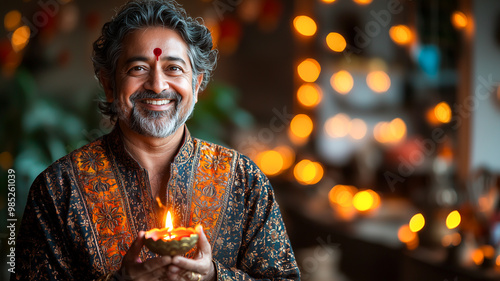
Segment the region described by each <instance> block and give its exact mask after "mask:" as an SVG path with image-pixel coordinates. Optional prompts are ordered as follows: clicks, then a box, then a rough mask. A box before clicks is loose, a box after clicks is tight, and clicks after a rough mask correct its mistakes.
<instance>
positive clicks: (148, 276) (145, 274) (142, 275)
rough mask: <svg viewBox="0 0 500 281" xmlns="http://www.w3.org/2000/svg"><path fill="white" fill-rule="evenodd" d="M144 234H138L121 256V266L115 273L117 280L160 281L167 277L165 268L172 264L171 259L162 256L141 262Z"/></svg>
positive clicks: (142, 232)
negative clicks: (140, 255)
mask: <svg viewBox="0 0 500 281" xmlns="http://www.w3.org/2000/svg"><path fill="white" fill-rule="evenodd" d="M144 234H145V232H144V231H141V232H139V236H137V238H136V239H135V240H134V242H132V245H130V248H129V249H128V251H127V253H126V254H125V256H123V261H122V266H121V268H120V270H119V271H118V272H117V275H118V276H117V278H118V280H124V281H125V280H127V281H128V280H134V281H143V280H148V281H149V280H162V279H164V278H165V277H166V276H167V272H168V268H167V267H168V265H169V264H171V263H172V257H170V256H164V257H159V258H152V259H149V260H147V261H145V262H141V260H140V258H139V254H140V253H141V249H142V246H143V245H144V239H145V238H144Z"/></svg>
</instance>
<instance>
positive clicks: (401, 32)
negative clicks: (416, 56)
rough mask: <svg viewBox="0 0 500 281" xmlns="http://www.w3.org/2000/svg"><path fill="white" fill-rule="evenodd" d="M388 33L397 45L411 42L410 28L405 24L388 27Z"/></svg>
mask: <svg viewBox="0 0 500 281" xmlns="http://www.w3.org/2000/svg"><path fill="white" fill-rule="evenodd" d="M389 35H390V36H391V39H392V40H393V41H394V42H395V43H396V44H399V45H406V44H408V43H410V42H411V39H412V32H411V30H410V28H409V27H408V26H406V25H403V24H401V25H396V26H393V27H391V29H389Z"/></svg>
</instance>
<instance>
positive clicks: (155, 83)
mask: <svg viewBox="0 0 500 281" xmlns="http://www.w3.org/2000/svg"><path fill="white" fill-rule="evenodd" d="M144 87H145V88H146V89H148V90H151V91H154V92H155V93H157V94H159V93H161V92H163V91H165V90H167V89H168V88H170V85H169V82H168V77H167V75H165V73H163V71H162V70H161V69H153V70H152V72H151V73H150V75H149V79H148V81H147V82H146V84H145V85H144Z"/></svg>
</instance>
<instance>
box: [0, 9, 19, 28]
mask: <svg viewBox="0 0 500 281" xmlns="http://www.w3.org/2000/svg"><path fill="white" fill-rule="evenodd" d="M3 25H4V27H5V30H6V31H13V30H15V29H16V28H17V27H18V26H19V25H21V13H20V12H19V11H18V10H12V11H10V12H8V13H7V14H5V17H4V18H3Z"/></svg>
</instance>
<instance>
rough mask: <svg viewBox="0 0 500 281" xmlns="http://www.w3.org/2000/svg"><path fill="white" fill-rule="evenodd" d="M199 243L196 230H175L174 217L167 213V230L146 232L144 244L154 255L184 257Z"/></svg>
mask: <svg viewBox="0 0 500 281" xmlns="http://www.w3.org/2000/svg"><path fill="white" fill-rule="evenodd" d="M197 242H198V234H196V232H195V230H194V228H192V227H189V228H185V227H178V228H174V227H173V223H172V215H171V214H170V211H168V212H167V216H166V218H165V228H162V229H158V228H154V229H151V230H149V231H147V232H146V234H145V241H144V244H145V245H146V247H148V248H149V249H150V250H151V251H153V252H154V253H157V254H159V255H162V256H177V255H184V254H185V253H187V252H188V251H189V250H191V248H193V247H194V245H196V243H197Z"/></svg>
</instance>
